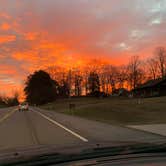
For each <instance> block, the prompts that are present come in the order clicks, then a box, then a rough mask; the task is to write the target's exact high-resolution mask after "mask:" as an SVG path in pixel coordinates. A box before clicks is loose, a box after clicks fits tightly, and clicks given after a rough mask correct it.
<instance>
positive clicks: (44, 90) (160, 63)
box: [24, 47, 166, 104]
mask: <svg viewBox="0 0 166 166" xmlns="http://www.w3.org/2000/svg"><path fill="white" fill-rule="evenodd" d="M165 76H166V49H165V48H164V47H158V48H156V49H155V51H154V55H153V56H152V57H150V58H148V59H146V60H145V59H144V60H141V58H140V57H139V56H137V55H135V56H132V57H131V59H130V60H129V62H128V64H125V65H121V66H114V65H111V64H107V63H104V64H103V63H100V62H99V61H98V60H92V61H91V62H90V63H89V64H88V65H86V66H85V67H83V66H80V67H77V68H70V69H66V68H64V67H60V66H52V67H49V68H47V69H45V71H42V70H40V71H36V72H35V73H33V74H32V75H30V76H28V78H27V81H26V84H25V89H24V91H25V94H26V96H27V100H28V101H29V102H31V103H36V101H37V104H43V103H46V102H49V101H53V100H55V99H56V98H57V97H58V98H60V97H62V98H63V97H70V96H82V95H86V96H98V95H101V94H102V95H107V94H110V93H112V92H114V91H115V90H116V89H121V88H125V89H128V90H132V89H135V88H136V87H138V86H140V85H141V84H142V83H144V82H146V81H148V80H151V79H158V78H164V77H165ZM39 99H40V101H39Z"/></svg>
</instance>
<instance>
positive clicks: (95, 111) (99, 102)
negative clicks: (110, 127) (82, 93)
mask: <svg viewBox="0 0 166 166" xmlns="http://www.w3.org/2000/svg"><path fill="white" fill-rule="evenodd" d="M140 101H141V103H139V102H138V99H128V98H118V97H112V98H105V99H97V98H73V99H70V100H69V99H65V100H57V101H56V102H54V103H49V104H47V105H44V106H42V108H45V109H48V110H52V111H57V112H62V113H65V114H70V115H74V116H80V117H83V118H87V119H92V120H97V121H102V122H106V123H111V124H125V125H129V124H153V123H166V97H156V98H145V99H141V100H140ZM69 103H75V104H76V108H75V109H74V110H69Z"/></svg>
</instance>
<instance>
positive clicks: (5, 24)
mask: <svg viewBox="0 0 166 166" xmlns="http://www.w3.org/2000/svg"><path fill="white" fill-rule="evenodd" d="M10 28H11V27H10V25H9V24H8V23H3V24H1V25H0V29H1V30H4V31H7V30H9V29H10Z"/></svg>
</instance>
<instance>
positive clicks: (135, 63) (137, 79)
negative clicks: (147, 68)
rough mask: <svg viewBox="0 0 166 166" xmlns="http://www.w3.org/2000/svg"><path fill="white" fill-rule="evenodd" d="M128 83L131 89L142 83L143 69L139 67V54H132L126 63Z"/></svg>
mask: <svg viewBox="0 0 166 166" xmlns="http://www.w3.org/2000/svg"><path fill="white" fill-rule="evenodd" d="M127 68H128V69H127V70H128V72H127V74H128V83H129V85H130V88H131V89H135V88H136V87H137V86H138V85H140V84H141V83H142V78H143V70H142V69H141V61H140V59H139V56H133V57H131V59H130V62H129V64H128V67H127Z"/></svg>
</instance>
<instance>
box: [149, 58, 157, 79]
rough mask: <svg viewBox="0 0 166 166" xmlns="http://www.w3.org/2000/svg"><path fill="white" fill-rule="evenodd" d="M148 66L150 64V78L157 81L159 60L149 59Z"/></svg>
mask: <svg viewBox="0 0 166 166" xmlns="http://www.w3.org/2000/svg"><path fill="white" fill-rule="evenodd" d="M147 64H148V71H147V72H148V73H149V77H150V78H152V79H154V80H155V79H156V78H157V77H158V63H157V60H156V59H154V58H151V59H148V61H147Z"/></svg>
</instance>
